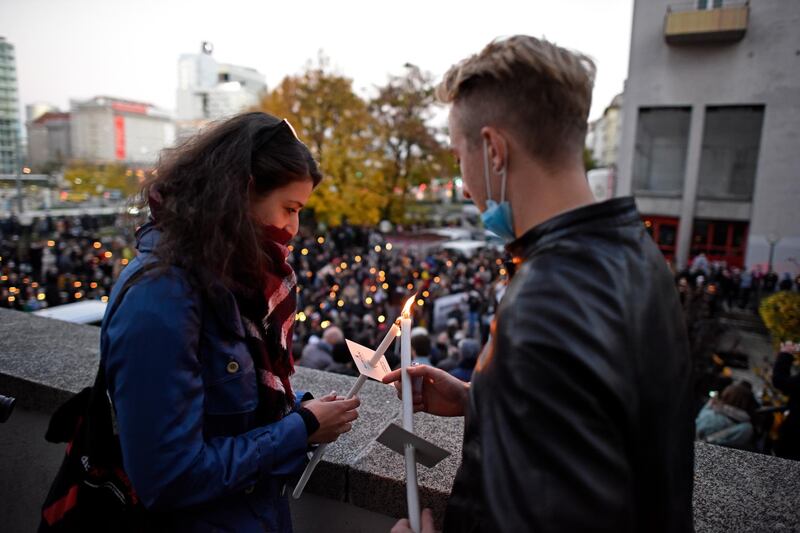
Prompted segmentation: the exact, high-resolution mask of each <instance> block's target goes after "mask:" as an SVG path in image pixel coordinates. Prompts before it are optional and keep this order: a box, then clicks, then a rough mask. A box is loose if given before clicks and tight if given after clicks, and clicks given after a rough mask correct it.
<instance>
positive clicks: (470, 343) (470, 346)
mask: <svg viewBox="0 0 800 533" xmlns="http://www.w3.org/2000/svg"><path fill="white" fill-rule="evenodd" d="M480 350H481V345H480V344H479V343H478V341H476V340H475V339H469V338H467V339H461V341H459V343H458V365H457V366H456V367H455V368H454V369H452V370H451V371H450V374H451V375H453V376H455V377H457V378H458V379H460V380H461V381H465V382H467V383H469V382H470V381H471V380H472V371H473V370H474V369H475V363H477V362H478V354H479V353H480Z"/></svg>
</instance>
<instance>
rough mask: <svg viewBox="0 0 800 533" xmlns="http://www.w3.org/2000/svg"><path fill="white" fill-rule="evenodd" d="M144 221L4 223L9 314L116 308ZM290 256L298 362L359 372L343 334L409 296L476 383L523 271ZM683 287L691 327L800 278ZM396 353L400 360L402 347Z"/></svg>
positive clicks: (720, 278) (371, 326) (0, 289)
mask: <svg viewBox="0 0 800 533" xmlns="http://www.w3.org/2000/svg"><path fill="white" fill-rule="evenodd" d="M138 222H141V220H139V221H138ZM136 223H137V221H136V220H132V219H131V218H130V217H128V216H119V217H115V216H111V217H93V216H83V217H62V218H46V219H41V220H36V221H35V222H34V224H33V225H32V226H28V227H23V226H21V225H20V224H19V223H18V222H17V220H16V219H14V218H7V219H4V220H2V221H0V307H5V308H11V309H16V310H20V311H35V310H38V309H42V308H45V307H52V306H57V305H61V304H66V303H73V302H76V301H80V300H87V299H88V300H92V299H93V300H103V301H106V300H107V299H108V296H109V294H110V293H111V288H112V286H113V283H114V281H115V280H116V279H117V277H118V276H119V273H120V272H121V271H122V269H123V268H124V267H125V265H127V263H128V262H129V261H130V260H131V259H132V258H133V257H134V254H135V242H134V240H133V231H132V228H133V227H134V226H135V224H136ZM408 233H412V234H413V233H414V232H413V231H412V232H408ZM405 244H406V245H407V244H408V243H405ZM290 249H291V252H292V253H291V256H290V258H291V259H290V261H291V263H292V265H293V267H294V269H295V271H296V275H297V278H298V289H297V292H298V293H297V296H298V306H297V309H298V313H297V315H296V328H295V342H294V344H293V351H294V357H295V360H296V361H297V363H298V364H299V365H301V366H307V367H311V368H317V369H320V370H327V371H331V372H338V373H343V374H348V375H356V373H357V371H356V369H355V367H354V366H353V362H352V359H351V357H350V355H349V352H348V350H347V347H346V345H345V343H344V339H345V338H347V339H351V340H353V341H355V342H357V343H359V344H362V345H364V346H376V345H377V344H378V343H379V342H380V340H381V339H382V338H383V336H384V335H385V334H386V331H388V329H389V328H390V327H391V324H392V322H393V321H394V320H395V319H396V318H397V317H398V316H399V311H400V308H401V307H402V305H403V303H404V302H405V300H406V299H407V298H409V297H411V296H414V295H416V296H415V305H414V306H413V307H412V309H413V312H414V318H415V325H416V327H415V328H414V332H413V335H412V340H413V342H412V347H413V351H414V356H415V358H416V359H417V360H418V361H419V362H424V363H428V364H432V365H434V366H437V367H439V368H443V369H445V370H447V371H450V372H452V373H454V374H456V375H458V376H459V377H461V378H462V379H464V380H466V381H469V377H470V375H471V372H472V367H474V364H475V361H476V360H477V356H478V352H479V351H480V348H481V346H482V345H483V343H484V342H485V341H486V339H487V337H488V333H489V323H490V319H491V317H492V315H493V314H494V310H495V307H496V305H497V302H499V300H500V298H501V297H502V294H503V292H504V291H505V287H506V284H507V281H508V271H509V270H510V269H512V268H513V265H512V264H510V263H508V262H507V259H508V257H507V256H506V254H504V253H503V252H500V251H497V250H494V249H491V248H487V249H485V250H482V251H480V252H478V253H477V254H475V255H474V256H472V257H465V256H463V255H461V254H456V253H453V252H449V251H447V250H443V249H441V248H437V247H428V250H425V247H415V246H411V247H408V246H404V247H403V252H402V253H399V252H398V251H399V249H400V246H399V245H398V244H397V243H394V244H393V243H392V241H391V237H388V236H386V235H384V234H382V233H381V232H379V231H377V230H376V229H373V228H361V227H354V226H349V225H343V226H340V227H338V228H334V229H331V230H329V231H327V232H313V231H310V230H308V229H304V230H303V231H301V233H300V235H298V237H297V238H296V239H295V240H294V241H293V243H292V244H291V245H290ZM675 280H676V287H677V289H678V292H679V295H680V299H681V303H682V304H683V307H684V311H685V314H686V317H687V324H688V325H689V327H690V329H692V327H693V325H695V324H698V323H700V322H701V321H702V320H703V319H707V318H713V317H715V316H716V315H717V314H718V313H719V311H730V310H736V309H739V310H755V309H756V308H757V305H758V301H760V299H761V298H763V297H765V296H767V295H769V294H771V293H772V292H774V291H776V290H800V276H798V277H797V278H796V279H794V280H793V279H791V276H790V275H789V274H784V275H783V276H782V277H780V278H779V276H778V275H777V274H776V273H774V272H767V273H763V272H762V271H761V270H760V269H759V268H758V267H756V268H753V269H751V270H749V271H748V270H742V269H738V268H734V267H729V266H727V265H725V264H724V263H711V262H709V261H708V260H707V259H706V258H705V256H698V257H697V258H695V259H694V261H693V262H692V264H691V265H690V266H689V267H687V268H686V269H684V270H683V271H680V272H676V274H675ZM453 294H458V295H461V297H462V300H461V303H460V304H459V305H455V306H450V307H449V309H448V312H447V313H446V314H444V315H440V316H437V317H436V319H437V322H436V323H434V308H435V306H434V304H435V302H436V300H437V298H440V297H442V296H449V295H453ZM326 333H327V334H326ZM387 357H388V360H389V362H390V364H392V365H393V366H396V365H397V364H399V357H398V355H397V354H396V353H395V351H393V350H390V351H389V353H388V354H387ZM704 386H705V385H704Z"/></svg>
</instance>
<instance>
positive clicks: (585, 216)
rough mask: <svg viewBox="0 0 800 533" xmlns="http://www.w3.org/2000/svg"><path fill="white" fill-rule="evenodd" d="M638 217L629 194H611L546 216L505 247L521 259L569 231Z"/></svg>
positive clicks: (606, 225)
mask: <svg viewBox="0 0 800 533" xmlns="http://www.w3.org/2000/svg"><path fill="white" fill-rule="evenodd" d="M638 220H640V217H639V211H637V209H636V203H635V202H634V199H633V197H632V196H626V197H623V198H613V199H611V200H606V201H605V202H600V203H595V204H590V205H586V206H583V207H579V208H577V209H572V210H570V211H567V212H565V213H561V214H560V215H556V216H554V217H553V218H550V219H548V220H545V221H544V222H542V223H541V224H539V225H538V226H534V227H533V228H531V229H529V230H528V231H527V232H525V233H524V234H523V235H521V236H520V237H518V238H517V239H516V240H515V241H512V242H511V243H510V244H509V245H508V246H507V250H508V251H509V253H511V255H512V256H513V257H514V259H515V262H519V261H524V260H525V259H527V258H528V257H530V256H531V255H533V253H534V252H535V251H536V250H537V249H538V248H540V247H541V246H544V245H546V244H549V243H552V242H554V241H557V240H559V239H561V238H562V237H564V236H565V235H568V234H570V233H575V232H580V231H584V230H586V229H589V228H593V227H598V226H602V227H606V228H607V227H609V226H616V225H620V226H621V225H627V224H630V223H632V222H635V221H638Z"/></svg>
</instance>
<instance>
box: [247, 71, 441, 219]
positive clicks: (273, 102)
mask: <svg viewBox="0 0 800 533" xmlns="http://www.w3.org/2000/svg"><path fill="white" fill-rule="evenodd" d="M434 104H435V102H434V99H433V84H432V81H431V77H430V75H429V74H426V73H424V72H422V71H421V70H420V69H419V68H417V67H414V66H411V65H407V67H406V73H405V75H404V76H392V77H390V78H389V81H388V83H387V84H386V85H385V86H383V87H379V88H378V93H377V95H376V96H375V98H373V99H372V100H370V101H365V100H364V99H362V98H361V97H359V96H358V95H356V94H355V92H354V91H353V87H352V80H350V79H349V78H346V77H344V76H342V75H340V74H337V73H335V72H333V71H332V70H331V69H330V67H329V64H328V61H327V59H326V58H324V57H320V58H319V59H318V61H317V63H316V64H313V65H311V64H310V65H308V67H307V68H306V70H305V72H303V73H301V74H298V75H296V76H288V77H286V78H284V80H283V81H282V82H281V83H280V84H279V85H278V86H277V87H275V89H273V90H272V91H271V92H270V93H268V94H267V95H266V96H265V97H264V98H263V99H262V101H261V105H260V106H259V108H260V110H261V111H265V112H267V113H270V114H272V115H275V116H277V117H281V118H286V119H288V120H289V122H291V124H292V125H293V126H294V128H295V130H296V132H297V135H298V137H300V139H301V140H302V141H303V142H305V143H306V144H307V145H308V147H309V148H310V149H311V152H312V153H313V155H314V157H315V158H316V159H317V161H318V162H319V164H320V169H321V171H322V173H323V175H324V176H325V179H324V181H323V182H322V184H321V185H320V186H319V187H318V189H317V191H316V192H315V194H314V195H312V197H311V199H310V200H309V204H308V207H309V208H310V209H313V212H314V216H315V217H316V219H317V220H318V221H320V222H323V223H325V224H327V225H329V226H336V225H339V224H341V223H342V222H345V221H347V222H349V223H351V224H365V225H372V224H376V223H378V222H379V221H381V220H383V219H389V220H392V221H395V222H401V221H402V220H403V215H404V210H405V205H406V201H407V198H408V196H409V193H410V190H411V187H412V186H414V185H419V184H421V183H429V182H430V180H431V179H433V178H436V177H450V175H451V174H452V170H453V160H452V156H451V155H450V154H449V152H448V151H447V149H446V147H445V145H444V142H443V141H442V140H441V139H440V137H439V136H440V135H441V134H440V132H437V131H436V130H435V129H434V128H432V127H431V126H429V125H428V120H429V119H430V114H431V113H432V110H433V106H434Z"/></svg>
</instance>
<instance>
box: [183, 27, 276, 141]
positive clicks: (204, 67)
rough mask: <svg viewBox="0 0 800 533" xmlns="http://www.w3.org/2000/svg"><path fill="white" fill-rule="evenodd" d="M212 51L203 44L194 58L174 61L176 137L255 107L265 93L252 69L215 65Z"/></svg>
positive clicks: (263, 83) (260, 78)
mask: <svg viewBox="0 0 800 533" xmlns="http://www.w3.org/2000/svg"><path fill="white" fill-rule="evenodd" d="M212 53H213V47H212V46H211V44H210V43H208V42H204V43H203V44H202V46H201V51H200V53H198V54H183V55H181V56H180V58H179V59H178V91H177V95H176V104H177V105H176V116H177V126H178V134H179V136H180V137H184V136H187V135H190V134H192V133H194V132H196V131H197V130H198V129H199V128H200V127H202V126H204V125H205V124H207V123H208V122H210V121H212V120H217V119H220V118H224V117H229V116H231V115H235V114H236V113H240V112H242V111H244V110H246V109H248V108H250V107H253V106H255V105H257V104H258V102H259V100H260V98H261V96H262V95H263V94H264V93H265V92H266V90H267V84H266V81H265V77H264V75H263V74H261V73H260V72H258V71H257V70H256V69H253V68H250V67H243V66H239V65H232V64H228V63H218V62H217V61H216V60H215V59H214V58H213V57H212Z"/></svg>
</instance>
